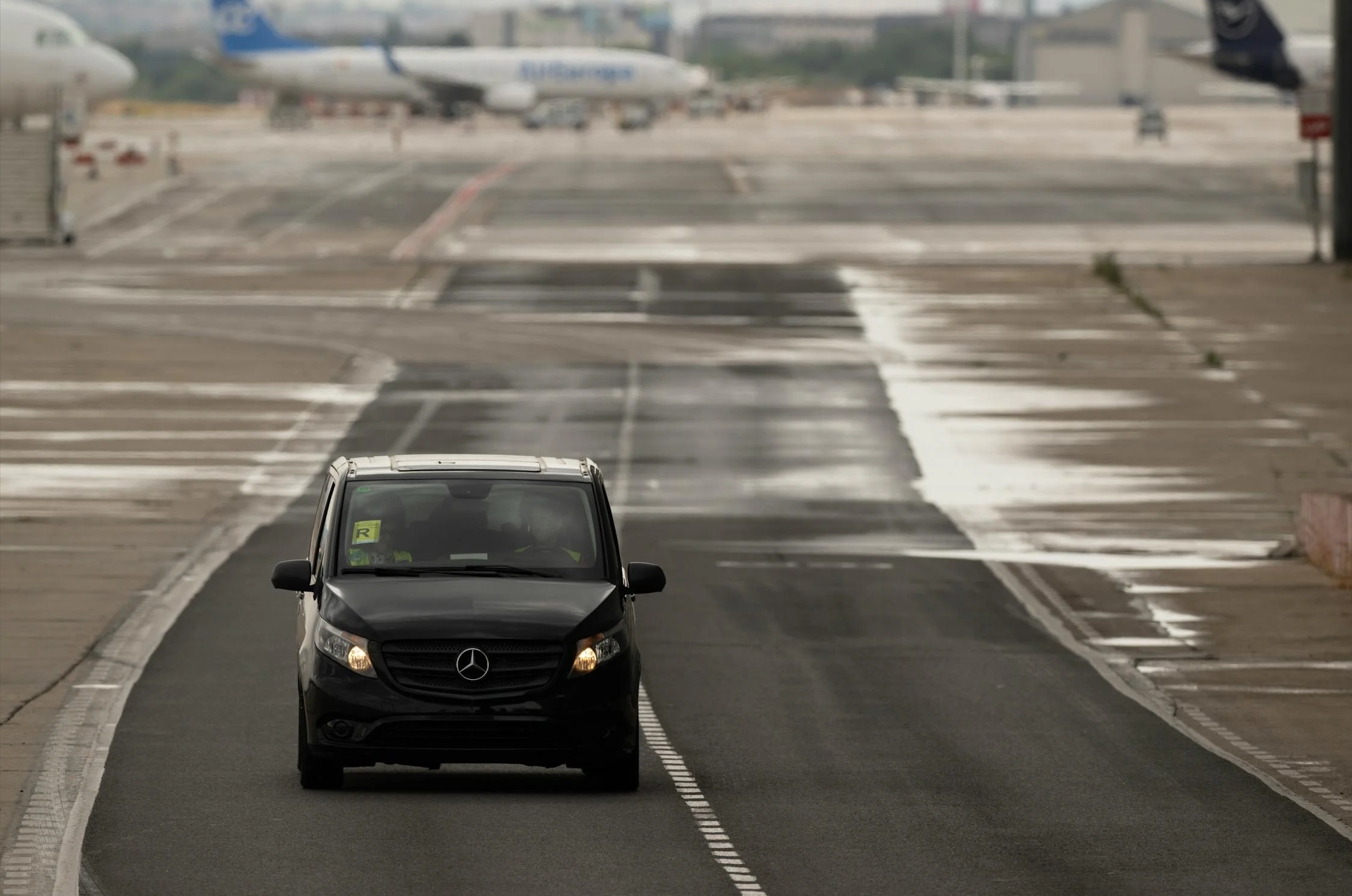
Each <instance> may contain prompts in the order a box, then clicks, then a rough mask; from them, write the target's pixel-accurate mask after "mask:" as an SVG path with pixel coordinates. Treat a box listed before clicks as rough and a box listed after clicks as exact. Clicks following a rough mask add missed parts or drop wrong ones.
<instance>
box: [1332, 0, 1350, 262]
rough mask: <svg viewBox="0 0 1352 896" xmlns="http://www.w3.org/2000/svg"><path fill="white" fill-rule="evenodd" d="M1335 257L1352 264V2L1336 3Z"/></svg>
mask: <svg viewBox="0 0 1352 896" xmlns="http://www.w3.org/2000/svg"><path fill="white" fill-rule="evenodd" d="M1333 56H1334V60H1333V257H1334V259H1335V260H1337V261H1352V0H1335V2H1334V4H1333Z"/></svg>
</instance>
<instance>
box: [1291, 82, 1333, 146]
mask: <svg viewBox="0 0 1352 896" xmlns="http://www.w3.org/2000/svg"><path fill="white" fill-rule="evenodd" d="M1296 101H1297V102H1298V103H1299V105H1300V139H1302V140H1327V139H1328V138H1330V137H1332V136H1333V96H1332V94H1331V93H1330V92H1329V91H1327V90H1323V89H1321V88H1318V87H1306V88H1305V89H1303V90H1301V91H1300V92H1299V93H1298V94H1297V95H1296Z"/></svg>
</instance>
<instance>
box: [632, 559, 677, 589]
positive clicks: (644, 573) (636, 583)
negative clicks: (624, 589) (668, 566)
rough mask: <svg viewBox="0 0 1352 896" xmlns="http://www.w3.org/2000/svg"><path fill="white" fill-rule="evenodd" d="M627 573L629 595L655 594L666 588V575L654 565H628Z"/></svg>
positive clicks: (660, 568)
mask: <svg viewBox="0 0 1352 896" xmlns="http://www.w3.org/2000/svg"><path fill="white" fill-rule="evenodd" d="M628 573H629V593H630V594H657V593H658V592H659V591H661V590H662V589H663V588H665V587H667V574H666V573H664V572H662V567H660V566H658V565H657V564H655V563H630V564H629V570H628Z"/></svg>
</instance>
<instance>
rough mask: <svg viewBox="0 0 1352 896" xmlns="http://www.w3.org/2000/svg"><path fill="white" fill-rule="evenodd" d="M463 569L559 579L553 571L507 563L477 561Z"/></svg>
mask: <svg viewBox="0 0 1352 896" xmlns="http://www.w3.org/2000/svg"><path fill="white" fill-rule="evenodd" d="M461 568H462V569H472V570H474V571H475V572H480V571H482V572H495V573H498V574H499V575H504V576H536V577H538V578H541V579H557V578H558V576H557V575H555V574H554V573H552V572H541V571H540V570H538V569H527V568H526V567H524V566H509V565H508V564H506V563H475V564H474V565H472V566H465V567H461Z"/></svg>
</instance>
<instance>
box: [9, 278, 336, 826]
mask: <svg viewBox="0 0 1352 896" xmlns="http://www.w3.org/2000/svg"><path fill="white" fill-rule="evenodd" d="M12 295H13V294H11V293H9V292H8V291H7V292H6V301H8V300H9V299H10V298H11V297H12ZM65 316H66V317H67V318H69V315H65ZM346 361H347V358H346V356H345V355H342V354H337V353H332V352H325V351H321V350H294V349H286V350H284V349H279V348H276V347H272V346H267V345H258V344H250V343H243V344H241V343H238V342H231V341H227V340H219V339H218V340H208V339H201V338H192V337H173V338H163V337H157V336H153V335H134V334H129V333H118V332H112V331H108V330H101V331H96V330H90V329H84V328H75V327H65V328H55V327H50V328H49V327H32V326H25V325H22V324H15V323H13V322H10V321H5V322H4V323H3V325H0V402H3V404H0V461H3V465H2V466H0V720H2V723H0V754H3V756H4V759H3V763H2V764H0V830H3V831H6V832H8V833H7V836H8V835H11V834H12V832H13V827H14V824H15V823H16V822H17V815H18V813H19V811H21V809H22V806H23V803H24V794H25V793H26V792H27V790H26V788H27V784H28V781H29V779H30V778H31V776H32V774H33V772H34V770H35V768H36V766H35V761H36V755H37V753H38V752H39V751H40V749H41V748H42V745H43V742H44V741H45V739H46V735H47V730H48V728H49V727H50V725H51V721H52V718H53V716H54V715H55V711H56V709H57V708H58V707H59V706H60V703H61V701H62V700H63V699H64V697H65V696H66V694H67V689H68V687H69V685H70V683H71V682H70V680H69V679H70V677H71V674H72V673H73V672H74V671H75V669H76V668H77V667H78V666H79V665H80V664H81V663H82V662H84V661H85V660H86V659H87V658H88V657H89V656H90V655H91V652H94V651H96V649H97V644H98V642H99V639H100V636H101V635H102V634H103V633H104V632H105V631H106V630H107V628H108V627H109V625H110V624H111V623H112V622H113V621H114V620H116V619H118V618H119V617H121V616H122V615H123V614H124V613H125V612H126V611H127V609H128V607H129V606H130V605H131V604H132V603H133V602H134V601H135V600H136V598H137V596H138V595H139V594H141V593H142V592H143V591H144V589H146V588H147V587H149V586H150V585H151V584H152V583H153V582H154V580H155V579H156V578H157V577H158V575H159V573H160V571H161V570H162V569H164V568H165V567H166V566H168V565H169V564H171V563H172V562H173V561H174V560H175V559H177V558H178V557H179V556H180V555H181V554H182V553H183V552H184V551H186V550H187V549H188V547H189V546H190V545H192V544H193V542H194V541H195V540H196V539H197V538H198V536H199V535H200V533H201V532H202V531H203V530H204V528H205V527H206V526H207V525H209V524H210V522H211V521H212V520H213V519H216V518H219V516H220V515H221V514H222V513H225V512H227V510H226V508H227V505H228V504H229V502H230V499H231V498H232V497H233V496H234V495H235V494H236V493H238V492H239V491H240V489H241V488H242V487H243V486H244V485H246V484H247V485H249V486H250V487H251V488H252V487H267V486H268V483H269V480H271V478H272V477H274V476H276V477H279V478H280V477H283V476H285V475H286V474H288V473H290V472H291V471H294V470H296V469H297V467H299V469H300V470H301V471H303V472H302V475H304V476H306V477H308V471H309V470H310V468H311V466H312V465H313V464H314V463H315V462H316V459H315V458H313V457H310V456H306V455H305V454H304V451H303V449H304V448H306V447H307V446H305V445H295V444H286V445H285V446H284V447H282V448H280V449H279V447H278V446H279V443H281V442H282V441H283V436H284V434H285V433H286V431H287V430H288V429H289V428H290V427H291V426H292V425H293V424H294V423H295V421H296V419H297V418H298V417H300V415H301V414H302V412H303V411H304V410H305V409H306V408H307V407H308V406H309V404H310V402H309V401H297V400H296V399H295V398H294V397H292V396H289V395H285V394H279V395H277V396H276V397H272V396H270V395H268V387H269V386H270V384H305V383H310V382H315V383H319V384H322V383H325V382H327V381H328V380H329V379H330V378H332V377H333V375H334V374H335V373H336V372H337V371H338V370H339V369H340V368H341V367H342V366H343V365H344V364H345V363H346ZM220 384H239V385H242V386H255V385H256V386H259V387H261V392H260V394H254V395H248V396H243V395H241V396H230V395H222V396H220V397H216V398H207V397H204V396H203V395H201V394H189V393H188V391H187V387H189V386H191V385H197V386H203V387H212V386H218V385H220ZM153 387H162V389H154V388H153ZM292 475H294V473H292Z"/></svg>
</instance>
